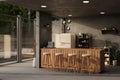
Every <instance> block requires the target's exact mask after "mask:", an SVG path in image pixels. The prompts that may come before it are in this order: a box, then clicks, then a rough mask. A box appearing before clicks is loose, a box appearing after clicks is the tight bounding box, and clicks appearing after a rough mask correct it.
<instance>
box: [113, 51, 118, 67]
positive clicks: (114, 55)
mask: <svg viewBox="0 0 120 80" xmlns="http://www.w3.org/2000/svg"><path fill="white" fill-rule="evenodd" d="M118 54H119V50H113V51H112V54H111V55H112V58H113V60H112V64H113V66H116V65H117V58H118Z"/></svg>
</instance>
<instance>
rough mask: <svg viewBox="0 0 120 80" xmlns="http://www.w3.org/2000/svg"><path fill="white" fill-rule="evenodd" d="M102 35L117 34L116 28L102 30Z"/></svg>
mask: <svg viewBox="0 0 120 80" xmlns="http://www.w3.org/2000/svg"><path fill="white" fill-rule="evenodd" d="M101 32H102V34H118V30H117V29H116V28H108V29H106V28H105V29H102V30H101Z"/></svg>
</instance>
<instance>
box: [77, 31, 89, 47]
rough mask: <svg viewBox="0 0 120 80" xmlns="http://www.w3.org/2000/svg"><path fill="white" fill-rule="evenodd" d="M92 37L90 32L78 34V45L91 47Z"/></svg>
mask: <svg viewBox="0 0 120 80" xmlns="http://www.w3.org/2000/svg"><path fill="white" fill-rule="evenodd" d="M90 39H91V37H90V36H89V35H88V34H85V33H83V34H82V35H79V36H77V39H76V40H77V41H76V47H77V48H89V47H90Z"/></svg>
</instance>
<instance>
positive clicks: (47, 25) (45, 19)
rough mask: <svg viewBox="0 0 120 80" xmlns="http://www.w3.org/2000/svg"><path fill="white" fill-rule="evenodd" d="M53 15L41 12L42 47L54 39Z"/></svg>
mask: <svg viewBox="0 0 120 80" xmlns="http://www.w3.org/2000/svg"><path fill="white" fill-rule="evenodd" d="M51 22H52V17H51V15H49V14H47V13H43V12H40V34H41V35H40V40H41V42H40V44H41V47H46V46H47V43H48V41H51V40H52V27H51Z"/></svg>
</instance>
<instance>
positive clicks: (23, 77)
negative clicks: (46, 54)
mask: <svg viewBox="0 0 120 80" xmlns="http://www.w3.org/2000/svg"><path fill="white" fill-rule="evenodd" d="M0 80H120V67H113V66H110V67H108V68H107V69H106V71H105V72H104V73H101V74H90V75H89V74H87V73H73V72H61V71H52V70H47V69H36V68H33V67H32V62H31V61H28V62H24V63H17V64H11V65H6V66H1V67H0Z"/></svg>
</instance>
